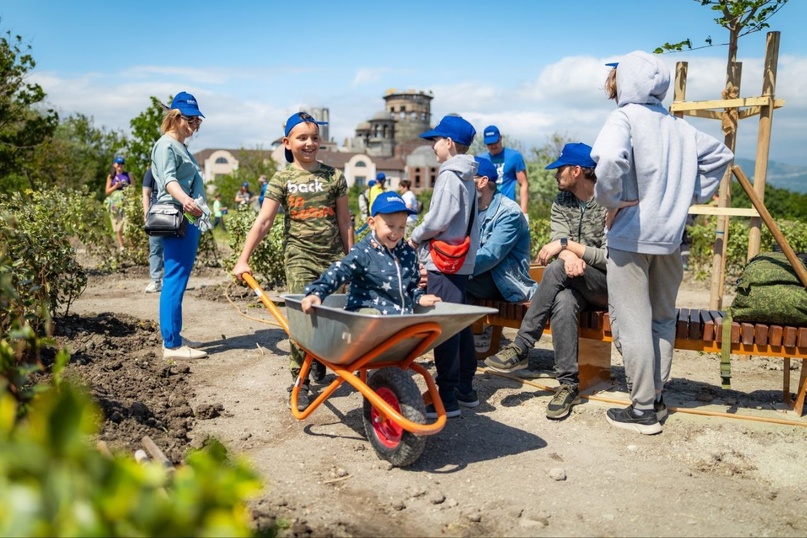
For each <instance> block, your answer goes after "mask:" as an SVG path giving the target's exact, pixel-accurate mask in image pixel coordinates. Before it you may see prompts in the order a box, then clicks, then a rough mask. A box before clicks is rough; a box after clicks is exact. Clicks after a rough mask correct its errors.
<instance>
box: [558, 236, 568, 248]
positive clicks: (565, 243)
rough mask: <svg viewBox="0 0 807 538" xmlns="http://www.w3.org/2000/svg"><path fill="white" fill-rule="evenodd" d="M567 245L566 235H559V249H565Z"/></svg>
mask: <svg viewBox="0 0 807 538" xmlns="http://www.w3.org/2000/svg"><path fill="white" fill-rule="evenodd" d="M568 246H569V240H568V239H567V238H566V237H561V238H560V249H561V250H566V247H568Z"/></svg>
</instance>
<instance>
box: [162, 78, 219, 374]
mask: <svg viewBox="0 0 807 538" xmlns="http://www.w3.org/2000/svg"><path fill="white" fill-rule="evenodd" d="M202 118H204V115H203V114H202V113H201V112H200V111H199V105H198V104H197V102H196V99H195V98H194V97H193V95H191V94H189V93H187V92H180V93H178V94H177V96H176V97H175V98H174V101H173V102H172V103H171V107H170V109H169V110H168V111H167V112H166V113H165V117H164V118H163V122H162V125H161V126H160V131H162V133H163V135H162V136H161V137H160V139H159V140H157V143H156V144H155V145H154V148H153V149H152V150H151V170H152V173H153V174H154V179H155V181H156V183H157V202H158V203H164V202H171V203H174V204H175V205H178V206H182V209H183V211H184V212H185V213H186V214H189V215H192V216H194V217H201V216H202V209H201V208H200V207H199V206H198V205H197V204H196V202H195V201H194V200H195V199H197V198H199V197H200V196H201V197H202V199H203V200H204V199H205V188H204V182H203V180H202V176H201V175H200V174H199V165H198V164H197V162H196V159H194V158H193V155H191V154H190V152H189V151H188V148H187V147H186V146H185V140H186V139H187V138H189V137H190V136H192V135H193V134H194V133H195V132H196V131H198V130H199V126H200V125H201V124H202ZM199 233H200V232H199V228H197V227H196V226H190V225H189V226H186V228H185V236H184V237H164V238H163V249H164V250H163V253H164V254H163V255H164V257H165V269H164V270H165V274H164V276H163V289H162V293H161V295H160V331H161V332H162V337H163V358H164V359H202V358H205V357H207V353H206V352H204V351H201V350H199V349H195V348H196V347H198V346H199V345H200V344H199V343H198V342H193V341H191V340H187V339H185V338H183V337H182V335H181V334H180V333H181V331H182V298H183V296H184V295H185V288H186V287H187V286H188V279H189V278H190V276H191V269H193V263H194V262H195V261H196V249H197V247H198V246H199Z"/></svg>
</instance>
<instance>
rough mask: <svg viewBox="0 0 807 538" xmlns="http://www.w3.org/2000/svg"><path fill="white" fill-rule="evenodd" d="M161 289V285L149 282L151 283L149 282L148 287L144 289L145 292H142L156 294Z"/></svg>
mask: <svg viewBox="0 0 807 538" xmlns="http://www.w3.org/2000/svg"><path fill="white" fill-rule="evenodd" d="M162 289H163V285H162V284H160V283H159V282H154V281H151V282H149V285H148V286H146V289H145V290H143V291H144V292H145V293H157V292H159V291H160V290H162Z"/></svg>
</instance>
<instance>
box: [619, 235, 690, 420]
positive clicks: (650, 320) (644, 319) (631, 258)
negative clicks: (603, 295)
mask: <svg viewBox="0 0 807 538" xmlns="http://www.w3.org/2000/svg"><path fill="white" fill-rule="evenodd" d="M607 277H608V311H609V315H610V317H611V330H612V332H613V335H614V345H616V348H617V349H618V350H619V352H620V353H621V354H622V359H623V361H624V363H625V376H626V377H627V380H628V386H629V387H630V389H631V391H630V398H631V401H632V402H633V406H634V408H636V409H640V410H652V409H653V401H654V400H655V397H656V395H657V394H661V391H662V389H663V388H664V384H665V383H666V382H667V380H668V379H669V378H670V368H671V366H672V353H673V348H674V346H675V298H676V296H677V295H678V287H679V286H680V285H681V280H682V279H683V277H684V268H683V265H682V262H681V253H680V252H679V251H678V250H676V251H675V252H673V253H672V254H639V253H636V252H626V251H624V250H616V249H613V248H609V249H608V271H607Z"/></svg>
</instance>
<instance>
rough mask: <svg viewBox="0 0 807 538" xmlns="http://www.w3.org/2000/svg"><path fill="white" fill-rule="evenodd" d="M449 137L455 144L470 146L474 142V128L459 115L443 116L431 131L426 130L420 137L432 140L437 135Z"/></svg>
mask: <svg viewBox="0 0 807 538" xmlns="http://www.w3.org/2000/svg"><path fill="white" fill-rule="evenodd" d="M438 136H439V137H442V138H450V139H451V140H453V141H454V142H456V143H457V144H462V145H463V146H470V145H471V144H473V142H474V136H476V129H474V126H473V125H471V124H470V123H468V120H466V119H464V118H462V117H461V116H444V117H443V119H441V120H440V123H438V124H437V127H435V128H434V129H432V130H431V131H426V132H425V133H423V134H422V135H420V138H425V139H426V140H434V139H435V138H437V137H438Z"/></svg>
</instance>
